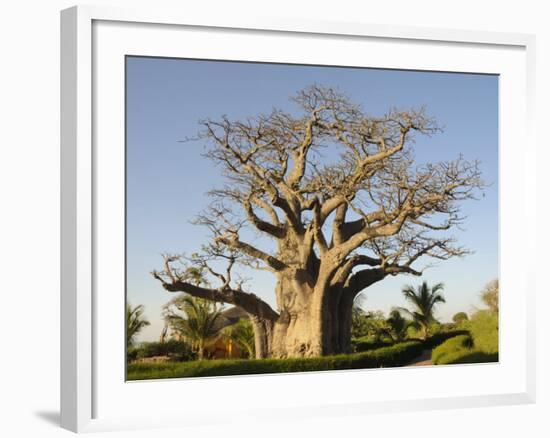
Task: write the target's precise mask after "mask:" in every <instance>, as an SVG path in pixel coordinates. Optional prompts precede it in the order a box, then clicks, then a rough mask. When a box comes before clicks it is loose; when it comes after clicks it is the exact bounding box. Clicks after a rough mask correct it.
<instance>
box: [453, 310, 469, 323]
mask: <svg viewBox="0 0 550 438" xmlns="http://www.w3.org/2000/svg"><path fill="white" fill-rule="evenodd" d="M464 321H468V315H467V314H466V313H465V312H458V313H455V315H454V316H453V322H454V323H455V324H461V323H463V322H464Z"/></svg>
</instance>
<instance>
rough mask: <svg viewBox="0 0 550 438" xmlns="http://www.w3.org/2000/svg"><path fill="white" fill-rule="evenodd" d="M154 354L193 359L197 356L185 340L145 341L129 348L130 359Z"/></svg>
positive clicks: (128, 355)
mask: <svg viewBox="0 0 550 438" xmlns="http://www.w3.org/2000/svg"><path fill="white" fill-rule="evenodd" d="M152 356H170V357H172V358H174V360H192V359H195V358H196V355H195V353H193V351H191V347H190V346H189V345H188V344H186V343H185V342H181V341H177V340H175V339H169V340H168V341H166V342H143V343H142V344H140V345H139V346H136V347H130V348H128V349H127V352H126V357H127V359H128V361H132V360H136V359H141V358H144V357H152Z"/></svg>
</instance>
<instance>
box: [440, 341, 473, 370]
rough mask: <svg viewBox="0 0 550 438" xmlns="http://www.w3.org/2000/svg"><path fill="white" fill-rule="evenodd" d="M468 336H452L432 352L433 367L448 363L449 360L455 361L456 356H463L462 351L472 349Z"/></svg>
mask: <svg viewBox="0 0 550 438" xmlns="http://www.w3.org/2000/svg"><path fill="white" fill-rule="evenodd" d="M472 345H473V344H472V338H471V337H470V335H460V336H454V337H452V338H451V339H448V340H446V341H445V342H443V343H442V344H441V345H439V346H438V347H436V348H434V349H433V351H432V362H433V364H434V365H440V364H445V363H449V360H453V359H456V357H457V355H458V356H460V355H463V354H464V350H467V351H470V349H471V348H472Z"/></svg>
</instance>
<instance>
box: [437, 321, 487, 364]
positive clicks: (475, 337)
mask: <svg viewBox="0 0 550 438" xmlns="http://www.w3.org/2000/svg"><path fill="white" fill-rule="evenodd" d="M496 320H497V318H496V315H492V314H491V313H490V312H486V311H481V312H478V313H476V314H475V315H474V316H473V317H472V320H471V321H470V322H469V323H468V327H469V328H470V330H471V335H460V336H455V337H453V338H451V339H448V340H447V341H445V342H443V343H442V344H441V345H440V346H439V347H437V348H434V350H433V351H432V362H433V363H434V364H435V365H446V364H465V363H487V362H498V325H497V321H496ZM455 333H456V332H455Z"/></svg>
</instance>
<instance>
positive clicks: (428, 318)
mask: <svg viewBox="0 0 550 438" xmlns="http://www.w3.org/2000/svg"><path fill="white" fill-rule="evenodd" d="M443 287H444V285H443V283H437V284H435V285H434V286H433V287H431V288H430V287H429V286H428V283H427V282H425V281H424V282H422V284H421V285H420V286H418V287H417V288H416V289H415V288H414V287H413V286H411V285H406V286H405V287H404V288H403V289H402V292H403V295H404V296H405V299H406V300H407V301H409V302H410V303H411V304H412V305H413V308H412V310H409V309H407V308H404V307H400V308H399V309H400V310H402V311H404V312H406V313H407V314H409V315H410V316H411V318H412V319H413V322H414V323H415V324H417V325H418V326H419V328H420V332H421V336H422V338H423V339H426V338H427V337H428V334H429V330H430V325H431V324H433V323H434V322H436V319H435V317H434V309H435V306H436V304H438V303H444V302H445V298H443V295H441V293H440V292H441V291H442V290H443Z"/></svg>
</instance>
